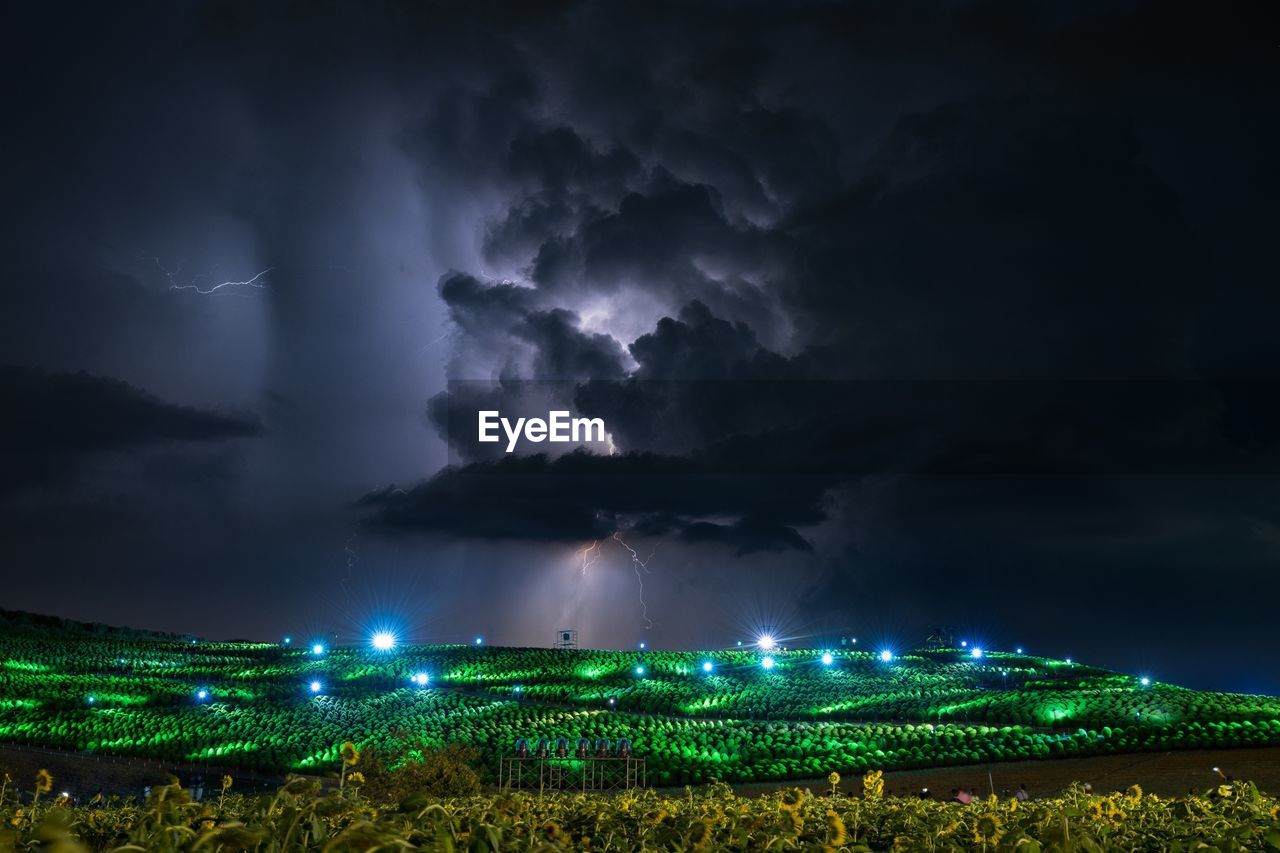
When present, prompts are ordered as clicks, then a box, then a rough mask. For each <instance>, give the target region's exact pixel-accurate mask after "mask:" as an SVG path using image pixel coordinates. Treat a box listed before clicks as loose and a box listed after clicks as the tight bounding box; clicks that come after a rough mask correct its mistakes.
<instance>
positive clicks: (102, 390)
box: [0, 367, 263, 493]
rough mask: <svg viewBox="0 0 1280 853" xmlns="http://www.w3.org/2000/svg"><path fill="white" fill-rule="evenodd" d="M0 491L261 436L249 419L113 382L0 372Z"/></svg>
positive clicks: (2, 369)
mask: <svg viewBox="0 0 1280 853" xmlns="http://www.w3.org/2000/svg"><path fill="white" fill-rule="evenodd" d="M0 399H3V400H4V401H5V416H4V418H3V419H0V447H3V448H4V449H3V461H4V466H3V467H4V472H5V476H4V479H3V480H0V493H8V492H12V491H15V490H17V489H20V488H23V487H27V486H32V485H38V484H44V483H49V482H57V481H60V480H64V479H66V478H69V477H72V476H74V475H75V473H76V472H77V466H79V465H81V464H82V463H83V462H84V460H85V459H86V458H89V457H94V456H99V455H102V454H108V453H112V452H117V451H126V452H127V451H130V450H137V449H141V448H148V447H155V446H158V445H163V444H166V443H174V442H177V443H182V442H218V441H224V440H227V439H235V438H246V437H252V436H258V435H261V434H262V432H263V428H262V424H261V423H260V422H259V421H258V419H257V418H256V417H255V416H253V415H247V414H223V413H217V412H211V411H205V410H200V409H195V408H192V407H190V406H175V405H173V404H171V403H166V402H164V401H163V400H160V399H158V398H156V397H154V396H152V395H150V394H147V393H146V392H145V391H142V390H140V389H137V388H134V387H133V386H131V385H129V384H127V383H125V382H121V381H119V380H114V379H108V378H104V377H100V376H93V375H90V374H87V373H48V372H45V371H43V370H38V369H33V368H21V367H0Z"/></svg>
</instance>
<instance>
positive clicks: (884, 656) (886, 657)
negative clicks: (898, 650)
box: [880, 649, 893, 663]
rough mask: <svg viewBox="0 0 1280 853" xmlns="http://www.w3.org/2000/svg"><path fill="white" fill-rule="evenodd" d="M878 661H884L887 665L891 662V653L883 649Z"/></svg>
mask: <svg viewBox="0 0 1280 853" xmlns="http://www.w3.org/2000/svg"><path fill="white" fill-rule="evenodd" d="M880 660H882V661H884V662H885V663H888V662H889V661H891V660H893V652H891V651H889V650H888V649H885V650H884V651H882V652H880Z"/></svg>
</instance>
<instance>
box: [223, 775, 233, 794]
mask: <svg viewBox="0 0 1280 853" xmlns="http://www.w3.org/2000/svg"><path fill="white" fill-rule="evenodd" d="M232 784H233V780H232V778H231V777H230V776H223V777H222V790H224V791H230V790H231V785H232Z"/></svg>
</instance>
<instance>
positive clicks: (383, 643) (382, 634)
mask: <svg viewBox="0 0 1280 853" xmlns="http://www.w3.org/2000/svg"><path fill="white" fill-rule="evenodd" d="M373 647H374V648H375V649H377V650H378V651H380V652H387V651H391V650H392V649H394V648H395V647H396V635H395V634H393V633H391V632H390V631H379V632H378V633H376V634H374V635H373Z"/></svg>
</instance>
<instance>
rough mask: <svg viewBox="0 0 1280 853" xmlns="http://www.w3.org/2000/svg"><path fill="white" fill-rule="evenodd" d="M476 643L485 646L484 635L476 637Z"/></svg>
mask: <svg viewBox="0 0 1280 853" xmlns="http://www.w3.org/2000/svg"><path fill="white" fill-rule="evenodd" d="M476 645H477V646H483V645H484V637H476Z"/></svg>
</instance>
